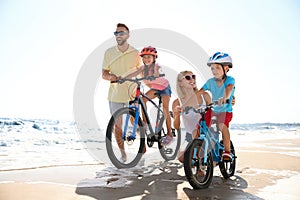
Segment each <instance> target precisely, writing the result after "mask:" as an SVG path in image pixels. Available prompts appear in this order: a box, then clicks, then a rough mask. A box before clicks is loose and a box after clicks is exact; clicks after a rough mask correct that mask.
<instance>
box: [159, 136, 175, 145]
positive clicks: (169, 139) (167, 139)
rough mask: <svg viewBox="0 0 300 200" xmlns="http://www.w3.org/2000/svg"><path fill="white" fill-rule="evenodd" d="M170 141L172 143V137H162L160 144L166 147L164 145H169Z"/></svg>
mask: <svg viewBox="0 0 300 200" xmlns="http://www.w3.org/2000/svg"><path fill="white" fill-rule="evenodd" d="M172 141H173V137H171V136H169V135H167V136H166V137H163V138H162V139H161V144H162V145H163V146H166V145H169V144H171V142H172Z"/></svg>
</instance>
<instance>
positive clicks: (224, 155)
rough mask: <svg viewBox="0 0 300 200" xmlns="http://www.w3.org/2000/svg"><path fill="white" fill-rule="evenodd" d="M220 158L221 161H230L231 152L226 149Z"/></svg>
mask: <svg viewBox="0 0 300 200" xmlns="http://www.w3.org/2000/svg"><path fill="white" fill-rule="evenodd" d="M222 159H223V161H229V162H230V161H231V160H232V157H231V153H230V152H227V151H224V152H223V153H222Z"/></svg>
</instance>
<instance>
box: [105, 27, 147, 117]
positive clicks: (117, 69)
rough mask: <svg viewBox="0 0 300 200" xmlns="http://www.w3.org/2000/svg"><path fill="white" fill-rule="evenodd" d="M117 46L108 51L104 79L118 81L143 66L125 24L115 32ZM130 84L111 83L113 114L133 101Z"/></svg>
mask: <svg viewBox="0 0 300 200" xmlns="http://www.w3.org/2000/svg"><path fill="white" fill-rule="evenodd" d="M114 35H115V36H116V41H117V45H116V46H113V47H111V48H109V49H107V50H106V52H105V55H104V60H103V65H102V70H103V71H102V78H103V79H105V80H108V81H116V80H117V79H118V77H120V76H122V77H124V76H126V75H127V74H128V73H130V72H131V71H133V70H136V69H137V68H139V67H140V66H141V65H142V61H141V57H140V56H139V52H138V50H136V49H135V48H134V47H132V46H130V45H129V44H128V43H127V39H128V38H129V29H128V27H127V26H126V25H125V24H121V23H119V24H117V29H116V31H115V32H114ZM129 90H130V88H128V84H126V83H123V84H118V83H111V84H110V87H109V92H108V101H109V105H110V112H111V114H113V113H114V111H115V110H117V109H118V108H120V107H124V106H125V105H127V104H128V101H129V100H130V99H131V94H130V91H129Z"/></svg>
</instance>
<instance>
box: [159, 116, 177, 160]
mask: <svg viewBox="0 0 300 200" xmlns="http://www.w3.org/2000/svg"><path fill="white" fill-rule="evenodd" d="M159 127H160V129H159V130H160V131H159V133H158V135H159V138H160V139H159V140H158V148H159V152H160V155H161V156H162V157H163V159H165V160H166V161H170V160H174V159H176V158H177V154H178V151H179V148H180V144H181V129H172V134H173V140H172V142H171V143H170V144H168V145H166V146H163V145H162V144H161V138H162V137H164V136H166V132H165V131H166V130H167V128H166V125H165V123H164V120H160V125H159Z"/></svg>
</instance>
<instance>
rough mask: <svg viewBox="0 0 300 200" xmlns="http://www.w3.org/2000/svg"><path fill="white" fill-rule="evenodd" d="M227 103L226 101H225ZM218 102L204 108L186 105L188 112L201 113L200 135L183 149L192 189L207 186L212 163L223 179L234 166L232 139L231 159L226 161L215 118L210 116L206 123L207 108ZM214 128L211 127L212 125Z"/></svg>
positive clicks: (212, 169)
mask: <svg viewBox="0 0 300 200" xmlns="http://www.w3.org/2000/svg"><path fill="white" fill-rule="evenodd" d="M227 103H228V101H227ZM217 104H218V102H214V103H212V104H210V105H208V106H206V107H204V108H199V109H195V108H193V107H186V108H185V111H184V112H186V113H188V112H189V111H190V110H193V111H194V112H196V113H200V114H201V120H200V121H199V125H200V136H199V138H196V139H194V140H193V141H192V142H191V143H190V144H189V145H188V146H187V147H186V149H185V152H184V171H185V175H186V178H187V180H188V181H189V183H190V185H191V186H192V187H193V188H194V189H203V188H208V187H209V185H210V184H211V182H212V178H213V172H214V163H216V164H217V165H219V168H220V171H221V174H222V175H223V177H224V178H225V179H228V178H229V177H231V176H233V175H234V173H235V167H236V158H237V157H236V155H235V150H234V146H233V143H232V141H230V149H231V156H232V160H230V161H226V160H223V159H222V152H223V151H224V145H223V141H222V140H221V141H220V139H219V135H220V134H221V133H220V131H219V130H218V128H217V127H218V126H217V124H216V121H217V120H216V118H212V125H211V127H210V128H209V127H208V126H207V125H206V120H205V117H204V116H205V113H206V112H207V110H208V109H211V108H213V106H215V105H217ZM214 126H215V127H216V128H212V127H214Z"/></svg>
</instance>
